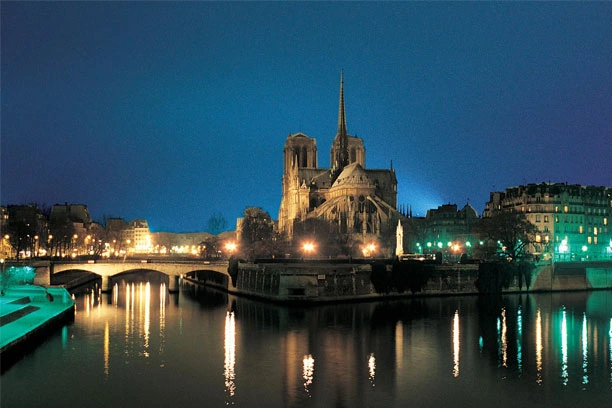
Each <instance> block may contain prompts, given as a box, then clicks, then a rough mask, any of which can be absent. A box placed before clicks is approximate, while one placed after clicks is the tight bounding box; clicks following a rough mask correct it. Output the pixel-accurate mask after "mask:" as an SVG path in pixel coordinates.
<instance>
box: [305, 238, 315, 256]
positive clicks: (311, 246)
mask: <svg viewBox="0 0 612 408" xmlns="http://www.w3.org/2000/svg"><path fill="white" fill-rule="evenodd" d="M302 250H303V251H304V255H310V254H312V253H313V252H314V250H315V244H314V243H313V242H311V241H308V242H304V244H303V245H302Z"/></svg>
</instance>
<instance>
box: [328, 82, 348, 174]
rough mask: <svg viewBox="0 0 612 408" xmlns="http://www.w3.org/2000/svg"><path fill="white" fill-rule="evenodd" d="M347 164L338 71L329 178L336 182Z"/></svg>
mask: <svg viewBox="0 0 612 408" xmlns="http://www.w3.org/2000/svg"><path fill="white" fill-rule="evenodd" d="M348 164H349V155H348V132H347V130H346V114H345V110H344V71H340V103H339V106H338V133H337V134H336V138H335V139H334V143H333V144H332V163H331V177H332V181H334V180H336V178H337V177H338V175H339V174H340V173H341V172H342V169H344V167H345V166H347V165H348Z"/></svg>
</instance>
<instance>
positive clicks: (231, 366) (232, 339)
mask: <svg viewBox="0 0 612 408" xmlns="http://www.w3.org/2000/svg"><path fill="white" fill-rule="evenodd" d="M224 349H225V363H224V366H223V375H224V377H225V394H226V401H225V402H226V404H227V405H233V398H234V394H235V393H236V383H235V380H236V371H235V367H236V321H235V316H234V312H229V311H228V312H227V315H226V316H225V343H224Z"/></svg>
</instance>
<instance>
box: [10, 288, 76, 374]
mask: <svg viewBox="0 0 612 408" xmlns="http://www.w3.org/2000/svg"><path fill="white" fill-rule="evenodd" d="M73 319H74V300H73V299H72V297H71V296H70V293H69V292H68V291H67V290H66V289H64V288H54V287H50V288H45V287H42V286H35V285H19V286H11V287H8V288H6V289H5V290H4V293H3V294H2V296H0V364H1V368H0V370H1V371H2V372H4V371H5V370H6V369H8V368H9V367H10V366H12V365H13V364H14V363H15V362H16V361H18V360H20V359H21V358H22V357H23V356H24V355H25V354H26V353H27V352H28V351H30V350H31V349H32V348H33V347H34V346H35V345H36V344H38V343H39V342H40V341H42V340H43V339H44V338H45V337H46V336H47V335H48V334H49V333H51V332H53V331H54V330H56V329H57V328H59V327H61V326H62V325H63V324H65V323H66V322H70V321H72V320H73Z"/></svg>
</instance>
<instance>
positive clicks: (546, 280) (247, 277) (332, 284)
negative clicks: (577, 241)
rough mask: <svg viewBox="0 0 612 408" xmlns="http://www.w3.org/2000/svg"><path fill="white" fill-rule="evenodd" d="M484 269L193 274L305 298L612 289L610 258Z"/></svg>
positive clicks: (246, 289)
mask: <svg viewBox="0 0 612 408" xmlns="http://www.w3.org/2000/svg"><path fill="white" fill-rule="evenodd" d="M485 270H487V268H486V267H484V266H483V264H471V265H462V264H450V265H435V264H424V263H413V264H409V265H408V264H404V265H400V266H399V267H398V265H397V264H396V265H395V266H394V265H393V264H391V263H378V264H377V263H374V264H367V263H361V264H359V263H312V262H311V263H309V262H304V263H297V262H296V263H240V264H239V265H238V266H237V268H236V270H235V273H233V274H232V273H230V274H229V275H222V274H219V273H215V272H212V271H208V272H203V271H199V272H198V273H197V276H195V278H196V279H197V280H198V281H199V282H202V283H205V284H207V285H209V286H216V287H219V288H222V289H226V290H228V291H230V292H234V293H236V294H241V295H251V296H256V297H260V298H265V299H269V300H275V301H309V302H319V301H324V302H325V301H341V300H359V299H375V298H381V297H406V296H415V295H421V296H436V295H468V294H478V293H480V292H479V287H480V288H483V287H484V288H485V289H484V290H483V291H485V292H487V291H488V292H492V291H490V290H486V289H487V287H491V282H493V283H496V282H497V283H498V282H501V279H504V285H506V286H504V288H503V289H502V290H501V291H502V292H503V293H513V292H521V291H522V292H524V291H561V290H590V289H612V264H610V263H607V264H606V263H602V264H594V263H576V264H554V265H553V264H551V263H543V262H542V263H539V264H537V265H535V267H534V268H533V269H532V270H529V273H528V274H523V276H521V277H520V278H519V276H518V275H506V276H505V277H503V276H501V275H502V273H501V272H499V276H497V275H496V276H495V277H494V279H493V281H492V280H491V279H490V278H488V279H487V278H486V277H485V276H484V275H483V273H495V274H497V273H498V272H497V271H495V270H494V268H493V270H491V269H490V268H489V269H488V271H489V272H486V271H485ZM483 271H485V272H483ZM489 276H490V275H489ZM496 279H497V280H496ZM483 282H484V284H483ZM486 285H489V286H486ZM497 287H500V286H499V285H498V286H497ZM493 291H495V290H493ZM497 291H498V292H499V290H497Z"/></svg>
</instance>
